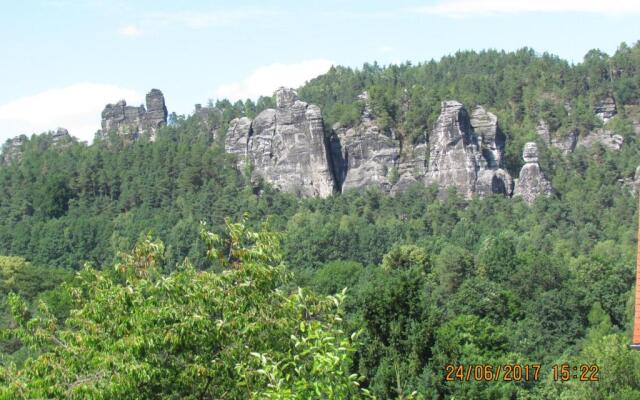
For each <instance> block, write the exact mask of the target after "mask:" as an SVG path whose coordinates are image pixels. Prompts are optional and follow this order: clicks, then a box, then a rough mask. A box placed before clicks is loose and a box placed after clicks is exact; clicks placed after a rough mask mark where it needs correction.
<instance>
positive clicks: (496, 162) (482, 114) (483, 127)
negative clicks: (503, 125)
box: [470, 106, 506, 168]
mask: <svg viewBox="0 0 640 400" xmlns="http://www.w3.org/2000/svg"><path fill="white" fill-rule="evenodd" d="M470 123H471V126H472V127H473V130H474V131H475V133H476V134H477V135H478V136H479V137H480V146H481V150H482V157H483V158H482V162H483V164H486V165H484V166H485V167H489V168H502V166H503V161H502V159H503V157H504V146H505V143H506V136H505V135H504V133H503V132H502V131H501V130H500V127H499V126H498V117H496V116H495V115H494V114H492V113H490V112H487V111H486V110H485V109H484V108H483V107H482V106H476V107H475V108H474V109H473V111H472V112H471V120H470Z"/></svg>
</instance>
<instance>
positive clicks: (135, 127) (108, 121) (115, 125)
mask: <svg viewBox="0 0 640 400" xmlns="http://www.w3.org/2000/svg"><path fill="white" fill-rule="evenodd" d="M166 124H167V107H166V105H165V102H164V96H163V94H162V92H161V91H160V90H158V89H151V91H150V92H149V93H147V96H146V108H145V106H143V105H141V106H139V107H132V106H127V102H126V101H125V100H120V101H119V102H117V103H115V104H107V106H106V107H105V108H104V110H103V111H102V131H101V134H102V135H105V134H107V133H109V132H116V133H117V134H118V135H120V136H122V137H125V138H127V139H132V140H133V139H137V138H138V137H140V135H142V134H145V135H148V136H149V138H150V139H151V140H154V139H155V134H156V131H157V130H158V128H160V127H162V126H164V125H166Z"/></svg>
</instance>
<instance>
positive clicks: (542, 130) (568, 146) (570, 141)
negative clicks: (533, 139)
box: [536, 119, 578, 155]
mask: <svg viewBox="0 0 640 400" xmlns="http://www.w3.org/2000/svg"><path fill="white" fill-rule="evenodd" d="M536 133H537V134H538V136H540V139H542V142H543V143H544V144H546V145H547V146H552V147H555V148H558V149H560V151H562V154H564V155H567V154H569V153H573V151H574V150H575V149H576V146H577V144H578V131H577V130H575V129H572V130H570V131H569V132H567V133H564V134H560V133H558V132H550V130H549V127H548V125H547V123H546V122H545V121H544V120H542V119H541V120H540V121H539V122H538V126H536Z"/></svg>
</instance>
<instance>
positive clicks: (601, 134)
mask: <svg viewBox="0 0 640 400" xmlns="http://www.w3.org/2000/svg"><path fill="white" fill-rule="evenodd" d="M597 143H599V144H601V145H603V146H604V147H607V148H609V149H611V150H616V151H618V150H620V149H621V148H622V145H623V144H624V138H623V137H622V136H620V135H616V134H614V133H613V132H611V131H609V130H606V129H603V128H600V129H596V130H595V131H592V132H590V133H589V134H588V135H586V136H581V137H580V138H579V139H578V146H583V147H586V148H591V147H593V146H594V145H595V144H597Z"/></svg>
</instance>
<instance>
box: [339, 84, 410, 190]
mask: <svg viewBox="0 0 640 400" xmlns="http://www.w3.org/2000/svg"><path fill="white" fill-rule="evenodd" d="M359 99H360V100H361V101H363V102H364V107H363V111H362V115H361V116H360V122H359V123H358V124H356V125H355V126H353V127H343V126H340V125H339V124H338V125H335V126H334V127H333V133H334V135H333V136H332V139H331V146H330V147H331V158H332V161H333V171H334V175H335V178H336V180H337V185H338V187H339V188H341V190H342V191H343V192H344V191H347V190H361V189H365V188H368V187H372V186H377V187H379V188H380V189H382V190H383V191H385V192H390V191H391V189H392V186H393V185H394V183H395V182H394V174H395V173H397V166H398V161H399V157H400V142H399V141H398V140H396V139H393V138H391V136H390V135H386V134H385V133H384V132H383V131H382V130H381V129H380V127H379V125H378V123H377V121H376V119H375V117H374V116H373V113H372V112H371V109H370V106H369V97H368V94H367V92H364V93H362V94H361V95H360V96H359Z"/></svg>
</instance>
